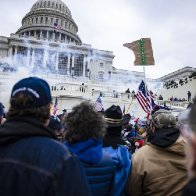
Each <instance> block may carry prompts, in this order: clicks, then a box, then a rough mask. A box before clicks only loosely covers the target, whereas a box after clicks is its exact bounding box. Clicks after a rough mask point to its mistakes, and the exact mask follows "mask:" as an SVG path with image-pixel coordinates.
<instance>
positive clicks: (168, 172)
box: [126, 128, 188, 196]
mask: <svg viewBox="0 0 196 196" xmlns="http://www.w3.org/2000/svg"><path fill="white" fill-rule="evenodd" d="M148 142H149V143H148V144H147V145H145V146H143V147H142V148H140V149H139V150H138V151H137V152H136V153H135V155H133V157H132V170H131V172H130V175H129V178H128V181H127V183H126V192H127V194H128V195H133V196H139V195H145V196H148V195H149V196H155V195H156V196H157V195H159V196H165V195H167V196H170V195H175V196H177V195H181V190H182V189H183V187H184V186H185V185H186V183H187V180H188V177H187V170H186V161H185V149H184V145H185V141H184V139H183V138H182V137H181V136H180V133H179V131H178V130H177V129H175V128H167V129H161V130H157V132H156V131H155V133H154V134H152V135H151V136H150V137H149V140H148Z"/></svg>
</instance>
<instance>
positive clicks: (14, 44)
mask: <svg viewBox="0 0 196 196" xmlns="http://www.w3.org/2000/svg"><path fill="white" fill-rule="evenodd" d="M77 32H78V26H77V24H76V23H75V21H74V19H73V18H72V14H71V11H70V10H69V8H68V7H67V6H66V5H65V3H63V2H62V1H61V0H39V1H37V2H36V3H35V4H34V5H33V6H32V8H31V10H30V12H29V13H27V14H26V15H25V16H24V18H23V19H22V26H21V27H20V28H19V29H18V30H17V31H16V33H15V34H11V35H10V37H3V36H0V58H1V60H0V61H2V59H9V64H10V65H11V67H12V68H11V69H12V70H17V67H18V66H25V67H27V68H28V69H29V70H31V72H32V73H36V72H48V73H50V74H56V75H57V74H58V76H59V77H60V76H67V77H81V78H83V79H84V78H88V79H90V80H102V81H107V80H109V79H110V78H111V77H115V78H117V79H123V77H124V76H123V75H124V74H125V73H126V74H127V76H128V78H130V80H131V78H133V77H134V78H137V79H138V80H140V79H141V78H143V76H144V74H143V73H142V72H131V71H125V70H118V69H116V68H114V67H113V66H112V65H113V59H114V55H113V52H111V51H105V50H97V49H94V48H92V47H91V45H90V44H84V43H82V40H81V39H80V37H79V36H78V34H77ZM10 59H11V60H10ZM8 69H9V68H8ZM127 76H126V79H127ZM124 78H125V77H124Z"/></svg>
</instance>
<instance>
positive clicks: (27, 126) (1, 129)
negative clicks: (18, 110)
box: [0, 117, 56, 145]
mask: <svg viewBox="0 0 196 196" xmlns="http://www.w3.org/2000/svg"><path fill="white" fill-rule="evenodd" d="M31 136H45V137H51V138H54V139H56V136H55V134H54V133H53V132H52V131H51V130H49V129H48V128H47V127H45V126H44V125H43V124H42V123H41V122H40V121H38V120H36V119H34V118H30V117H22V118H21V117H16V118H13V119H10V120H7V121H5V123H4V124H2V125H1V126H0V145H4V144H8V143H13V142H15V141H17V140H19V139H23V138H25V137H31Z"/></svg>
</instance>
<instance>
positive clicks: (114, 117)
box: [103, 105, 131, 196]
mask: <svg viewBox="0 0 196 196" xmlns="http://www.w3.org/2000/svg"><path fill="white" fill-rule="evenodd" d="M104 118H105V122H106V134H105V136H104V139H103V147H104V148H103V149H104V150H105V151H106V152H108V154H110V155H111V156H112V158H113V160H114V163H115V166H116V172H115V185H114V193H115V194H114V195H115V196H118V195H124V190H125V182H126V180H127V178H128V174H129V170H130V158H131V154H130V153H129V150H128V148H127V147H126V142H125V141H124V140H123V139H122V138H121V131H122V120H123V118H122V111H121V108H120V106H118V105H117V106H116V105H112V106H111V107H109V108H108V109H107V110H105V114H104Z"/></svg>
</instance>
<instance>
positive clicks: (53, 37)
mask: <svg viewBox="0 0 196 196" xmlns="http://www.w3.org/2000/svg"><path fill="white" fill-rule="evenodd" d="M52 40H53V41H55V32H53V35H52Z"/></svg>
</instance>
